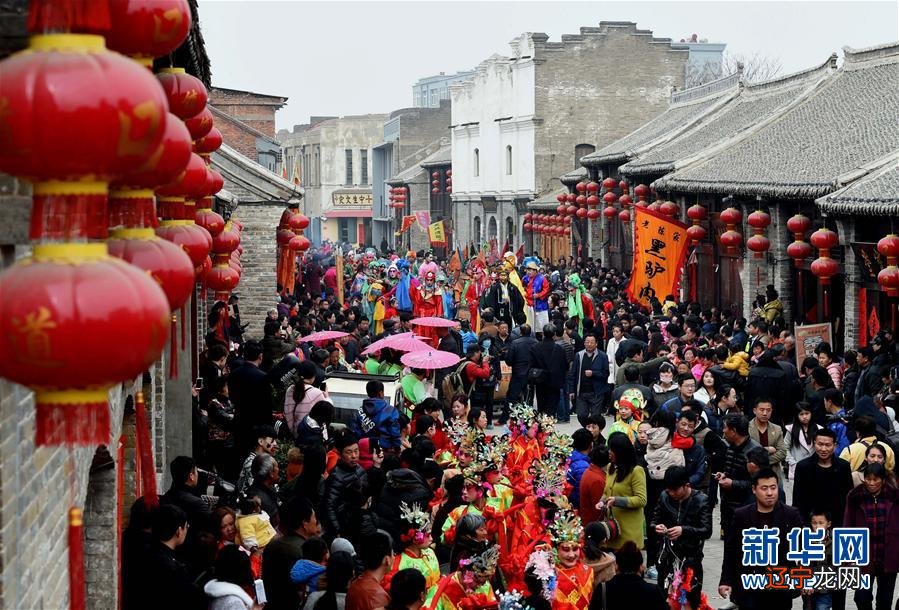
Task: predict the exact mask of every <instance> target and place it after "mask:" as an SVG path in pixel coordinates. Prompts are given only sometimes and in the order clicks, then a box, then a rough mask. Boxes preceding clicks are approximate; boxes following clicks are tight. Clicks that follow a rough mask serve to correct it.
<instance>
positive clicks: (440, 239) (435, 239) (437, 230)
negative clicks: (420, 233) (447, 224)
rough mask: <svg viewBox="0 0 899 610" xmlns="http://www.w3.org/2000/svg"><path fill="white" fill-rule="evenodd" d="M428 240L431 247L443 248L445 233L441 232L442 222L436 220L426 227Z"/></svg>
mask: <svg viewBox="0 0 899 610" xmlns="http://www.w3.org/2000/svg"><path fill="white" fill-rule="evenodd" d="M428 239H429V240H430V242H431V245H432V246H445V245H446V233H444V231H443V221H442V220H438V221H437V222H435V223H431V224H430V225H428Z"/></svg>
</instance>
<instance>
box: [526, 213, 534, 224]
mask: <svg viewBox="0 0 899 610" xmlns="http://www.w3.org/2000/svg"><path fill="white" fill-rule="evenodd" d="M533 219H534V214H532V213H531V212H528V213H526V214H525V215H524V221H525V222H531V220H533Z"/></svg>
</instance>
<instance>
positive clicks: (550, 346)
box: [531, 324, 608, 418]
mask: <svg viewBox="0 0 899 610" xmlns="http://www.w3.org/2000/svg"><path fill="white" fill-rule="evenodd" d="M604 358H605V357H603V359H604ZM567 364H568V361H567V360H565V350H563V349H562V347H561V346H560V345H558V344H557V343H556V327H555V326H553V325H552V324H547V325H545V326H544V327H543V340H542V341H539V342H538V343H536V344H535V345H533V346H532V347H531V367H532V368H537V369H543V370H544V371H546V378H547V379H546V381H545V382H544V383H539V384H537V387H536V388H535V394H536V397H537V409H538V410H539V411H540V412H541V413H545V414H546V415H551V416H552V417H556V415H557V414H558V411H559V400H560V399H561V397H562V396H561V390H562V384H563V383H565V374H566V373H567V372H568V366H567ZM606 367H608V362H606ZM606 371H607V372H606V375H607V376H608V369H606ZM578 417H579V418H580V414H579V415H578Z"/></svg>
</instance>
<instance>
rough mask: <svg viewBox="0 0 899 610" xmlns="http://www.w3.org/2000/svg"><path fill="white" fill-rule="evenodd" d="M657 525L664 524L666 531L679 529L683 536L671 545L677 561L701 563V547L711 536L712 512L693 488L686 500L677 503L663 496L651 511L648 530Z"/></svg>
mask: <svg viewBox="0 0 899 610" xmlns="http://www.w3.org/2000/svg"><path fill="white" fill-rule="evenodd" d="M657 525H664V526H665V527H667V528H668V529H671V528H672V527H676V526H680V527H682V528H683V530H684V531H683V534H681V536H680V538H678V539H677V540H674V541H672V543H671V545H672V549H673V550H674V554H675V555H677V556H678V557H681V558H690V559H695V560H697V561H702V557H703V553H702V549H703V546H704V545H705V541H706V540H708V538H709V537H710V536H711V535H712V511H711V509H710V508H709V498H708V496H707V495H705V494H704V493H703V492H701V491H698V490H696V489H694V490H693V491H692V492H691V493H690V497H688V498H687V499H686V500H683V501H682V502H677V501H675V500H673V499H672V498H671V496H669V495H668V494H667V493H663V494H662V495H661V496H660V497H659V502H658V504H656V508H655V511H653V514H652V518H651V520H650V522H649V530H650V531H653V530H655V527H656V526H657Z"/></svg>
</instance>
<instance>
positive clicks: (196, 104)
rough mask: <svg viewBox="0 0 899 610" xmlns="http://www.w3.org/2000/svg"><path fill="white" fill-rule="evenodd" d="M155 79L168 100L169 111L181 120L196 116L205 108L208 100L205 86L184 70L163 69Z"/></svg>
mask: <svg viewBox="0 0 899 610" xmlns="http://www.w3.org/2000/svg"><path fill="white" fill-rule="evenodd" d="M156 78H157V79H159V82H160V84H161V85H162V88H163V90H164V91H165V96H166V98H167V99H168V100H169V111H170V112H171V113H172V114H174V115H175V116H177V117H178V118H180V119H181V120H187V119H189V118H191V117H194V116H196V115H197V114H199V113H200V111H201V110H203V109H204V108H205V107H206V102H207V101H208V99H209V92H208V91H206V86H205V85H204V84H203V82H202V81H201V80H200V79H199V78H197V77H195V76H191V75H190V74H188V73H187V72H186V71H185V70H184V68H163V69H162V70H160V71H159V73H158V74H157V75H156Z"/></svg>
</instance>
